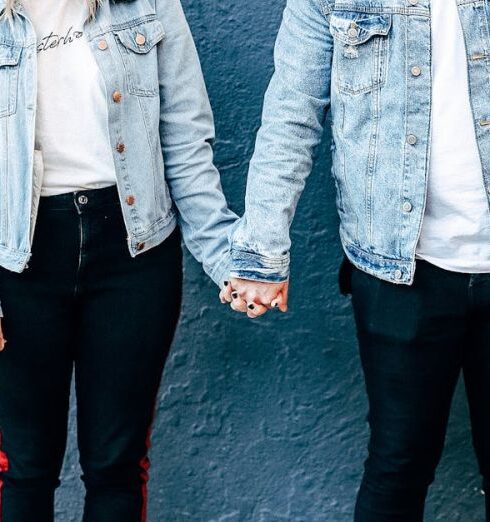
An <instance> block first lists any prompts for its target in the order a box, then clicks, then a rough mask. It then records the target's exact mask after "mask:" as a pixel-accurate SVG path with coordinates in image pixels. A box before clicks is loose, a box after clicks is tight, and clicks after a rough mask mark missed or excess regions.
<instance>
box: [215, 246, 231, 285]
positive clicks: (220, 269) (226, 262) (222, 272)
mask: <svg viewBox="0 0 490 522" xmlns="http://www.w3.org/2000/svg"><path fill="white" fill-rule="evenodd" d="M231 268H232V263H231V255H230V252H228V253H227V254H226V255H225V256H223V258H222V259H221V261H220V262H219V263H218V265H217V266H216V267H215V268H214V269H213V270H212V272H211V273H210V276H211V279H212V280H213V281H214V282H215V283H216V284H217V285H218V286H219V287H220V288H223V287H224V286H225V285H224V284H223V283H224V282H225V281H228V280H229V279H230V272H231Z"/></svg>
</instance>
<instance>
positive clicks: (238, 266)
mask: <svg viewBox="0 0 490 522" xmlns="http://www.w3.org/2000/svg"><path fill="white" fill-rule="evenodd" d="M231 262H232V268H231V276H232V277H236V278H239V279H250V280H252V281H260V282H264V283H283V282H284V281H287V280H288V279H289V262H290V259H289V254H285V255H284V256H282V257H267V256H263V255H261V254H257V253H255V252H250V251H247V250H239V249H236V248H233V249H232V251H231Z"/></svg>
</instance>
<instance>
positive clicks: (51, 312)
mask: <svg viewBox="0 0 490 522" xmlns="http://www.w3.org/2000/svg"><path fill="white" fill-rule="evenodd" d="M0 15H1V18H0V267H1V268H0V299H1V301H2V308H3V315H4V317H3V320H2V328H3V334H4V336H5V338H4V336H3V334H2V335H1V336H0V337H1V341H0V349H1V350H2V351H1V353H0V519H1V520H3V521H6V522H32V521H34V520H35V521H36V522H48V521H52V520H53V518H54V513H53V511H54V505H53V498H54V492H55V489H56V487H57V486H58V484H59V474H60V469H61V465H62V462H63V455H64V450H65V444H66V435H67V433H66V431H67V418H68V410H69V395H70V383H71V378H72V371H73V370H74V374H75V384H76V395H77V416H78V444H79V450H80V464H81V468H82V471H83V480H84V484H85V487H86V492H87V494H86V502H85V512H84V516H83V520H84V521H96V522H110V521H114V522H126V521H127V522H130V521H134V522H136V521H141V520H146V482H147V480H148V469H149V460H148V445H149V435H150V427H151V423H152V418H153V414H154V408H155V399H156V394H157V390H158V386H159V383H160V379H161V375H162V370H163V366H164V363H165V359H166V357H167V354H168V352H169V349H170V345H171V342H172V338H173V334H174V331H175V328H176V324H177V321H178V317H179V311H180V302H181V285H182V251H181V241H180V238H181V235H180V231H182V236H183V239H184V241H185V243H186V245H187V247H188V248H189V249H190V251H191V252H192V253H193V254H194V256H195V257H196V258H197V259H198V260H199V261H200V262H202V264H203V266H204V269H205V271H206V272H207V273H208V274H209V275H210V277H211V278H212V279H213V280H214V281H215V282H216V283H217V284H218V285H221V284H222V282H223V279H224V278H225V276H226V277H227V276H228V273H229V271H230V267H231V264H230V255H229V241H228V233H229V230H230V227H231V225H232V224H233V223H234V222H235V220H236V216H235V215H234V214H233V213H232V212H231V211H230V210H228V207H227V204H226V201H225V197H224V195H223V192H222V189H221V184H220V178H219V174H218V172H217V170H216V168H215V167H214V165H213V153H212V148H211V145H212V142H213V139H214V124H213V116H212V113H211V108H210V104H209V101H208V97H207V93H206V89H205V85H204V81H203V76H202V73H201V68H200V64H199V60H198V56H197V52H196V49H195V46H194V42H193V39H192V36H191V33H190V31H189V27H188V25H187V23H186V19H185V16H184V13H183V10H182V7H181V5H180V1H179V0H136V1H130V0H124V1H123V0H120V1H110V2H109V1H108V0H107V1H96V0H88V2H86V1H85V0H42V1H39V0H23V1H22V2H15V3H14V2H13V1H11V0H0ZM5 343H6V344H5Z"/></svg>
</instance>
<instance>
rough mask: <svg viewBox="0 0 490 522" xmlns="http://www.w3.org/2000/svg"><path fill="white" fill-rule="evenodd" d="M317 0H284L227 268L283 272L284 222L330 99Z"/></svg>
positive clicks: (239, 272)
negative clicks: (242, 208)
mask: <svg viewBox="0 0 490 522" xmlns="http://www.w3.org/2000/svg"><path fill="white" fill-rule="evenodd" d="M326 17H327V14H326V12H325V11H324V9H323V8H322V4H321V2H319V1H318V0H289V2H288V5H287V7H286V10H285V12H284V18H283V22H282V25H281V28H280V31H279V35H278V38H277V42H276V47H275V56H274V61H275V72H274V75H273V78H272V80H271V82H270V85H269V88H268V90H267V93H266V96H265V101H264V110H263V117H262V126H261V128H260V130H259V133H258V135H257V142H256V148H255V152H254V155H253V158H252V161H251V163H250V170H249V177H248V183H247V195H246V210H245V215H244V217H242V218H241V220H240V221H239V223H238V225H237V227H236V229H235V231H234V234H233V236H232V275H233V276H234V277H239V278H244V279H255V280H258V281H265V282H280V281H284V280H287V278H288V275H289V250H290V238H289V229H290V226H291V223H292V221H293V218H294V214H295V211H296V207H297V204H298V200H299V198H300V195H301V193H302V191H303V189H304V186H305V182H306V179H307V177H308V175H309V174H310V172H311V169H312V164H313V156H314V151H315V148H316V146H317V145H318V143H319V142H320V141H321V138H322V134H323V127H324V122H325V117H326V112H327V108H328V106H329V103H330V89H329V83H330V67H331V51H332V39H331V36H330V34H329V31H328V23H327V18H326Z"/></svg>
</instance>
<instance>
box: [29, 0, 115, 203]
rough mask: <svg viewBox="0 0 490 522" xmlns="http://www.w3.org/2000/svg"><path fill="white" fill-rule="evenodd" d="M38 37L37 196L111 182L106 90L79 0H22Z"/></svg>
mask: <svg viewBox="0 0 490 522" xmlns="http://www.w3.org/2000/svg"><path fill="white" fill-rule="evenodd" d="M22 3H23V5H24V7H25V9H26V12H27V15H28V16H29V18H30V20H31V21H32V23H33V25H34V28H35V30H36V34H37V37H38V52H37V56H38V89H39V93H38V110H37V119H36V147H35V148H36V149H40V150H41V151H42V154H43V162H44V173H43V187H42V192H41V194H42V196H51V195H55V194H62V193H66V192H72V191H76V190H87V189H94V188H103V187H107V186H110V185H114V184H115V182H116V174H115V167H114V160H113V156H112V150H111V144H110V140H109V127H108V121H107V118H108V116H107V101H106V90H105V85H104V82H103V79H102V75H101V73H100V71H99V69H98V67H97V64H96V62H95V58H94V56H93V54H92V51H91V49H90V47H89V44H88V41H87V40H86V38H85V36H84V34H83V25H84V22H85V20H86V19H87V16H88V8H87V4H86V2H85V0H23V2H22Z"/></svg>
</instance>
